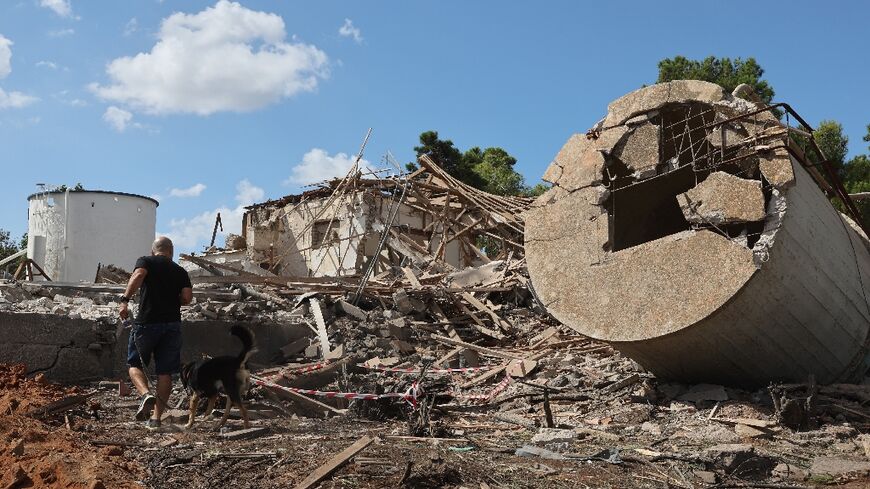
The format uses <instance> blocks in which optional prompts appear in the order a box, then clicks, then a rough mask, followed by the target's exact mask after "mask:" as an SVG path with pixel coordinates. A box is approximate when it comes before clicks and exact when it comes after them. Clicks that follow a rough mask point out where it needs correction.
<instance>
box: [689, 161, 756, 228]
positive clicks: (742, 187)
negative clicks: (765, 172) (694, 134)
mask: <svg viewBox="0 0 870 489" xmlns="http://www.w3.org/2000/svg"><path fill="white" fill-rule="evenodd" d="M677 201H678V202H679V203H680V210H681V211H682V212H683V216H685V218H686V220H687V221H689V222H691V223H695V224H716V225H718V224H731V223H735V222H754V221H760V220H762V219H764V216H765V212H764V194H763V193H762V192H761V182H759V181H758V180H747V179H745V178H740V177H736V176H734V175H730V174H728V173H725V172H721V171H717V172H713V173H711V174H710V175H709V176H708V177H707V179H706V180H704V181H703V182H701V183H699V184H698V185H697V186H696V187H695V188H693V189H691V190H689V191H688V192H685V193H682V194H680V195H678V196H677Z"/></svg>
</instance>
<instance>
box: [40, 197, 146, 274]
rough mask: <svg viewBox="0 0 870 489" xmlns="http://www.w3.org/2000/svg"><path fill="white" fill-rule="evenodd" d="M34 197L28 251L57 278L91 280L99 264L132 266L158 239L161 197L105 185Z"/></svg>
mask: <svg viewBox="0 0 870 489" xmlns="http://www.w3.org/2000/svg"><path fill="white" fill-rule="evenodd" d="M27 200H28V203H29V205H28V214H27V220H28V226H27V233H28V241H27V257H28V258H30V259H32V260H34V261H35V262H36V263H37V264H38V265H39V266H41V267H42V268H43V270H45V273H46V274H47V275H48V277H49V278H50V279H51V280H53V281H56V282H80V281H87V282H91V281H93V280H94V277H95V276H96V272H97V265H98V264H103V265H108V264H112V265H116V266H119V267H121V268H124V269H127V270H132V268H133V265H134V264H135V263H136V259H137V258H138V257H140V256H143V255H147V254H149V253H150V250H151V243H152V242H153V241H154V234H155V228H156V222H157V206H158V205H159V203H158V202H157V201H156V200H154V199H152V198H150V197H145V196H142V195H135V194H127V193H123V192H108V191H103V190H63V191H61V190H52V191H46V192H38V193H35V194H33V195H31V196H30V197H28V198H27Z"/></svg>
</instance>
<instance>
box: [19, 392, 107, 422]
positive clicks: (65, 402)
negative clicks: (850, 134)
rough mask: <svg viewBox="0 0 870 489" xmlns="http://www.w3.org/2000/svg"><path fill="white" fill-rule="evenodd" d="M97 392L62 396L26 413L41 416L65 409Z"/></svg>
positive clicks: (80, 402) (76, 404)
mask: <svg viewBox="0 0 870 489" xmlns="http://www.w3.org/2000/svg"><path fill="white" fill-rule="evenodd" d="M96 394H97V391H94V392H89V393H87V394H74V395H72V396H67V397H64V398H63V399H59V400H57V401H54V402H50V403H48V404H46V405H45V406H42V407H39V408H36V409H33V410H31V411H30V412H28V413H27V415H28V416H41V415H43V414H52V413H56V412H61V411H66V410H69V409H72V408H74V407H75V406H78V405H79V404H82V403H83V402H85V401H86V400H88V398H90V397H93V396H94V395H96Z"/></svg>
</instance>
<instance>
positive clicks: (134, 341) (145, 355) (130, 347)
mask: <svg viewBox="0 0 870 489" xmlns="http://www.w3.org/2000/svg"><path fill="white" fill-rule="evenodd" d="M146 332H147V330H144V331H143V330H142V329H141V327H140V326H133V330H132V331H130V339H129V341H128V343H127V365H128V366H129V367H130V368H129V369H128V373H129V374H130V380H131V381H132V382H133V386H134V387H136V391H137V392H139V395H140V396H141V402H140V403H139V409H137V410H136V419H137V420H139V421H144V420H145V419H147V418H148V416H150V415H151V411H152V409H154V404H155V402H156V398H155V397H154V396H153V395H151V392H150V389H149V388H148V378H147V377H146V376H145V372H144V371H143V370H142V362H143V361H144V360H147V359H149V358H150V357H151V350H152V349H153V341H152V339H151V338H150V336H149V335H148V334H147V333H146ZM143 333H146V334H143Z"/></svg>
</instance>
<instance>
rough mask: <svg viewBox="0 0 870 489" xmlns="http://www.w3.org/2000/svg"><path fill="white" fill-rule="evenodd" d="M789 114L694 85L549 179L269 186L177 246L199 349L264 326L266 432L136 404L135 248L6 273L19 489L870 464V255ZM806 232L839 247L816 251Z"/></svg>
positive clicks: (615, 127) (254, 374) (848, 475)
mask: <svg viewBox="0 0 870 489" xmlns="http://www.w3.org/2000/svg"><path fill="white" fill-rule="evenodd" d="M762 109H763V110H762ZM747 114H751V116H752V117H751V118H747V117H749V116H747ZM790 130H791V129H790V127H789V126H788V124H783V123H780V122H779V120H778V119H777V118H776V117H774V116H773V115H771V114H770V112H769V108H764V107H762V106H760V105H758V104H757V103H756V102H754V101H752V97H751V95H747V94H746V93H745V92H743V91H735V92H734V94H728V93H725V92H724V91H723V90H722V89H721V88H720V87H718V86H715V85H712V86H711V84H707V83H703V82H680V83H678V82H673V84H665V85H656V86H653V87H646V88H644V89H641V90H639V91H638V92H633V93H632V94H629V95H627V96H626V97H624V98H623V99H620V100H618V101H616V102H614V103H613V104H611V107H610V109H609V111H608V115H607V117H606V118H605V119H603V120H602V122H601V123H599V124H598V125H596V126H595V127H594V128H593V129H592V130H591V131H590V132H589V133H588V134H586V135H583V134H579V135H575V136H573V137H572V138H571V139H570V140H569V141H568V143H567V144H566V146H565V148H563V149H562V151H561V152H560V153H559V155H558V156H557V157H556V160H555V161H554V163H553V165H552V166H551V168H550V169H549V170H548V171H547V174H546V175H545V179H546V180H548V181H550V182H552V183H553V184H554V185H553V187H552V188H551V190H550V191H549V192H547V193H546V194H544V195H543V196H541V197H540V198H538V199H537V200H534V201H533V200H532V199H526V198H520V197H499V196H494V195H490V194H487V193H485V192H481V191H479V190H476V189H473V188H471V187H469V186H467V185H465V184H463V183H462V182H460V181H458V180H456V179H454V178H453V177H451V176H450V175H448V174H447V173H446V172H444V171H443V170H442V169H441V168H440V167H439V166H438V163H437V162H436V161H434V160H433V159H432V158H430V157H428V156H424V157H422V158H421V159H420V162H419V164H420V166H419V169H418V170H416V171H414V172H412V173H408V174H404V175H399V176H383V175H379V174H377V173H371V174H364V173H363V172H362V171H360V170H359V169H358V168H352V169H351V171H350V172H349V173H348V175H347V176H346V177H345V178H342V179H336V180H333V181H330V182H324V183H323V184H321V185H320V186H318V187H317V188H314V189H312V190H309V191H307V192H305V193H303V194H301V195H295V196H287V197H284V198H282V199H277V200H273V201H269V202H265V203H262V204H257V205H254V206H251V207H249V208H248V212H247V213H246V214H245V217H244V220H243V228H242V229H243V231H242V235H241V236H235V235H232V236H230V237H228V239H227V245H226V246H225V247H223V248H217V247H212V248H210V249H209V250H208V251H207V252H205V253H203V254H196V255H183V256H182V257H181V263H182V264H183V266H185V268H187V269H188V271H189V272H190V275H191V278H192V280H193V282H194V284H195V285H194V291H195V294H194V301H193V303H192V304H191V305H189V306H185V307H183V308H182V315H183V318H184V321H185V322H186V323H187V324H188V325H189V326H191V325H196V324H208V328H209V329H208V334H207V335H204V336H208V338H205V337H203V338H189V339H188V338H186V339H185V341H186V342H187V343H189V344H191V345H200V344H202V345H206V344H209V345H211V344H221V345H223V346H222V348H223V347H226V349H227V351H234V350H235V349H236V348H238V345H237V343H235V341H236V340H235V339H234V338H233V337H232V336H230V335H229V328H230V326H231V325H233V324H245V325H249V326H251V327H252V329H255V330H256V333H257V340H256V347H257V349H258V350H259V351H258V352H257V354H256V355H255V356H253V357H252V359H251V360H250V361H249V364H248V369H249V371H250V373H251V388H250V390H249V392H248V396H247V398H246V403H247V406H248V409H249V412H250V415H251V424H252V427H251V428H248V429H245V428H244V427H243V425H242V421H241V419H240V417H239V415H238V412H237V411H236V410H233V411H232V412H231V413H230V421H229V422H228V424H227V425H226V426H224V427H223V428H221V429H219V430H218V429H216V428H215V426H216V424H217V421H218V419H220V417H221V416H222V414H223V413H222V412H221V411H220V410H219V409H218V410H215V411H214V412H211V413H206V412H203V411H204V408H205V406H204V405H202V404H204V403H201V406H200V412H198V413H197V418H196V423H195V424H194V426H193V427H192V429H190V430H185V429H184V428H183V426H184V425H185V424H186V422H187V419H188V411H187V406H188V403H187V400H188V399H189V394H188V393H187V392H185V391H184V389H183V388H182V387H181V384H180V383H178V382H176V384H175V388H174V390H173V393H172V396H171V398H170V409H168V410H167V412H166V413H165V418H164V420H163V425H162V427H161V428H160V429H159V430H155V431H149V430H147V429H146V428H145V427H144V426H143V424H142V423H141V422H137V421H134V419H133V413H134V412H135V410H136V408H137V406H138V398H137V397H136V396H135V395H134V394H132V393H131V392H130V386H129V384H128V382H127V380H126V374H125V371H124V368H123V365H119V363H123V358H124V357H123V352H124V351H125V348H126V340H125V338H126V334H127V333H126V329H125V325H124V324H122V323H120V322H119V320H118V318H117V317H116V311H117V306H118V304H117V302H116V298H117V296H118V295H119V294H120V293H121V291H122V288H123V284H124V281H125V280H126V277H127V276H128V273H127V272H126V271H125V270H124V269H123V267H122V266H120V265H119V266H115V265H101V266H100V269H98V270H97V271H96V275H95V277H96V279H95V281H94V283H76V284H72V283H56V282H50V281H27V282H19V281H6V282H3V283H0V328H4V329H3V331H4V332H10V333H9V334H8V335H7V336H9V341H7V342H6V345H5V346H2V347H0V361H2V362H3V363H0V413H2V416H0V467H2V468H0V471H2V477H0V489H2V488H15V487H75V488H79V487H81V488H100V487H106V488H112V487H123V488H127V487H149V488H150V487H153V488H170V489H171V488H187V487H203V488H205V487H222V486H227V487H240V488H272V487H275V488H278V487H282V488H283V487H295V488H299V489H303V488H309V487H321V488H339V487H354V488H356V487H372V488H380V487H409V488H417V487H423V488H427V487H432V488H435V487H451V488H474V489H478V488H480V489H486V488H526V487H529V488H552V487H565V488H576V487H614V488H616V487H619V488H623V487H627V488H630V487H638V488H658V487H680V488H706V487H775V488H798V487H816V486H821V485H838V486H842V487H854V488H858V487H867V485H868V484H870V385H868V384H867V383H863V381H864V380H865V377H864V374H866V369H863V370H862V368H864V367H862V365H864V363H863V361H864V355H866V353H867V351H866V335H867V329H868V326H867V325H868V323H867V322H866V318H868V317H870V312H868V306H867V304H866V303H863V304H862V302H861V301H860V300H859V299H860V297H859V295H860V293H861V292H863V282H862V277H863V274H864V273H866V272H867V271H868V270H870V268H867V269H866V270H865V269H864V265H865V263H864V262H865V257H864V255H865V254H867V256H868V257H870V252H868V248H867V247H866V245H863V244H861V243H865V242H866V235H865V234H864V233H863V231H862V230H861V229H860V227H859V226H857V225H856V224H854V222H852V221H850V218H848V217H845V216H842V215H841V214H839V213H838V212H837V211H836V210H835V209H834V207H833V206H832V205H831V204H830V202H829V201H827V199H826V198H825V195H826V194H825V192H829V191H833V190H832V189H833V187H832V186H831V184H830V182H828V181H827V180H826V179H825V177H824V176H822V175H819V174H818V170H816V169H815V168H811V169H807V168H804V167H805V160H804V159H802V157H801V156H800V155H799V154H797V151H796V150H795V149H794V148H791V149H789V148H790V146H789V145H788V142H787V141H786V140H784V139H783V138H784V137H785V138H788V132H789V131H790ZM783 134H785V136H783ZM783 141H785V142H784V143H783ZM777 142H779V143H782V144H779V145H777V144H776V143H777ZM665 148H666V149H665ZM702 154H703V155H706V156H705V157H704V158H702V157H701V156H700V155H702ZM638 189H641V190H643V191H638ZM834 194H836V192H834ZM634 199H637V200H634ZM820 222H821V223H822V224H819V223H820ZM831 222H835V223H836V226H840V228H839V229H838V228H837V227H836V226H835V225H833V224H831ZM808 223H809V224H808ZM810 224H812V225H810ZM843 224H845V225H843ZM813 226H829V227H826V228H825V229H829V230H831V231H830V233H828V235H827V237H828V238H829V241H830V242H832V243H833V244H832V245H831V246H830V247H828V248H826V249H824V250H818V249H814V248H812V247H811V246H810V247H807V246H809V245H807V246H805V247H804V248H800V249H799V248H798V247H796V246H797V244H800V243H804V244H805V245H806V244H807V243H812V241H808V240H809V239H810V238H812V237H813V236H811V234H812V233H811V232H810V231H808V230H811V228H812V227H813ZM802 233H809V234H802ZM807 236H809V237H807ZM803 238H806V239H803ZM851 244H854V245H855V246H851ZM853 248H854V250H856V251H852V249H853ZM783 250H785V251H783ZM823 252H824V253H823ZM825 253H827V254H826V255H825V256H826V257H822V256H821V255H823V254H825ZM844 257H845V258H844ZM826 260H828V261H826ZM849 260H851V261H849ZM867 261H868V263H870V260H867ZM789 264H792V265H794V266H793V268H792V270H793V273H792V274H791V275H783V273H784V272H782V270H785V269H788V267H789V266H790V265H789ZM850 264H851V268H850ZM828 266H830V267H833V268H831V269H833V270H840V272H841V273H839V276H840V278H841V281H840V282H838V283H840V284H844V285H842V288H840V289H837V290H838V291H839V292H838V293H834V292H831V290H830V287H829V285H830V284H827V283H826V282H825V283H823V282H819V280H821V279H820V278H819V277H820V276H819V275H818V274H814V273H811V272H813V271H814V270H818V269H820V268H825V267H828ZM838 267H839V268H838ZM771 270H772V271H771ZM781 272H782V273H781ZM822 278H823V279H825V280H828V279H830V277H829V276H823V277H822ZM812 280H815V281H817V283H816V284H815V285H814V287H812V288H807V287H802V284H804V285H806V284H807V283H809V282H810V281H812ZM867 283H870V281H868V282H867ZM753 287H755V289H753ZM759 290H761V291H763V293H759V292H758V291H759ZM822 296H824V297H828V298H830V299H831V300H830V301H828V302H827V304H829V305H830V307H828V308H821V307H820V306H819V304H820V303H821V302H820V301H815V300H810V299H813V298H817V297H822ZM795 304H801V307H797V306H796V305H795ZM784 305H787V306H794V309H793V310H792V311H791V313H790V314H788V315H785V314H779V315H777V314H776V313H777V311H781V310H782V308H783V307H785V306H784ZM131 306H132V304H131ZM862 315H863V316H862ZM861 317H864V321H865V322H864V323H861V322H860V320H859V318H861ZM19 321H20V322H25V321H38V322H41V323H40V324H49V323H51V324H55V323H53V322H52V321H57V324H60V325H65V324H68V325H70V328H72V327H73V326H75V328H79V329H76V331H79V330H81V331H79V332H76V333H75V334H73V333H69V334H70V337H69V339H68V340H67V339H64V340H63V341H61V342H60V344H48V342H47V340H43V339H40V338H43V337H45V336H51V335H57V336H62V334H61V333H60V331H61V330H62V329H63V326H60V327H56V328H57V330H56V331H48V329H49V327H48V326H46V327H45V329H46V331H36V332H32V334H31V333H27V334H24V333H23V332H22V333H19V332H17V330H15V329H14V328H15V323H16V322H19ZM813 321H815V323H814V322H813ZM27 324H30V323H27ZM52 327H55V326H52ZM726 327H728V328H731V329H727V330H726V329H724V328H726ZM35 329H39V328H35ZM197 331H198V330H197ZM28 335H29V336H28ZM34 338H35V339H34ZM275 338H283V339H282V340H281V343H280V344H277V343H275V342H276V341H277V340H276V339H275ZM31 340H32V341H31ZM37 340H39V341H42V343H39V344H35V343H34V342H37ZM206 340H208V343H207V342H206ZM859 340H860V341H859ZM28 342H30V343H28ZM83 342H84V344H81V343H83ZM747 345H750V346H747ZM221 353H222V352H217V351H212V350H211V349H209V348H207V347H202V349H199V350H197V351H196V352H195V353H194V354H193V356H191V355H188V357H187V358H183V361H191V360H196V359H199V358H202V357H204V356H209V355H217V354H221ZM118 358H120V359H121V361H120V362H117V361H115V360H116V359H118ZM855 358H858V361H857V362H856V361H855ZM85 365H88V367H87V369H86V368H84V366H85ZM77 369H78V373H80V374H81V375H80V378H79V379H78V380H76V381H75V382H72V384H70V381H69V380H68V379H70V378H71V377H69V376H70V375H71V374H75V373H77ZM147 370H148V369H146V373H149V374H150V373H152V372H149V371H147ZM105 372H109V374H106V373H105ZM119 379H121V380H119ZM55 380H63V381H65V382H66V383H65V384H62V383H60V382H56V381H55ZM153 380H154V379H152V382H153ZM223 405H224V404H223V402H222V401H218V403H217V406H223Z"/></svg>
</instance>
